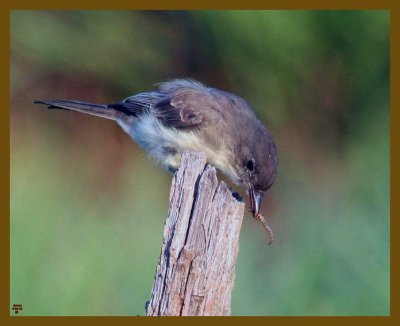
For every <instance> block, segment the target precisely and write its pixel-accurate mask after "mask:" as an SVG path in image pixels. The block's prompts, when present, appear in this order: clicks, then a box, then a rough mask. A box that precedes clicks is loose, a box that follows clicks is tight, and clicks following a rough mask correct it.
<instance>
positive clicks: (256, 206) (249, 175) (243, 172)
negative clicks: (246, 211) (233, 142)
mask: <svg viewBox="0 0 400 326" xmlns="http://www.w3.org/2000/svg"><path fill="white" fill-rule="evenodd" d="M261 139H263V140H265V141H260V142H254V143H253V146H251V147H247V146H246V147H244V148H242V149H241V153H240V156H239V157H241V162H238V163H239V169H240V176H241V183H242V184H243V186H244V187H245V188H246V190H247V193H248V195H249V199H250V208H251V212H252V214H253V216H256V215H258V214H259V212H260V206H261V201H262V197H263V195H264V193H265V192H266V191H267V190H268V189H269V188H270V187H271V186H272V184H273V182H274V180H275V177H276V173H277V167H278V157H277V153H276V146H275V143H274V142H273V140H272V138H271V137H270V136H269V135H268V137H265V138H264V137H262V138H261Z"/></svg>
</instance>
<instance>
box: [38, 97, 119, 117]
mask: <svg viewBox="0 0 400 326" xmlns="http://www.w3.org/2000/svg"><path fill="white" fill-rule="evenodd" d="M33 103H35V104H44V105H47V108H48V109H64V110H71V111H76V112H82V113H87V114H91V115H95V116H98V117H102V118H106V119H110V120H116V119H117V113H118V111H117V110H115V109H113V108H111V107H109V106H108V105H103V104H93V103H86V102H81V101H73V100H42V101H34V102H33Z"/></svg>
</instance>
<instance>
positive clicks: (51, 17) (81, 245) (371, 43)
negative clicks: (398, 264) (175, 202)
mask: <svg viewBox="0 0 400 326" xmlns="http://www.w3.org/2000/svg"><path fill="white" fill-rule="evenodd" d="M175 77H192V78H198V79H200V80H202V81H203V82H205V83H207V84H209V85H212V86H215V87H220V88H223V89H226V90H228V91H232V92H235V93H237V94H239V95H242V96H243V97H245V98H246V99H248V100H249V101H250V102H251V103H252V104H253V106H254V108H255V110H256V111H257V114H258V115H259V116H260V118H261V119H262V120H263V121H264V122H266V124H267V125H268V127H269V128H270V130H271V131H272V132H273V134H274V136H275V139H276V141H277V145H278V150H279V157H280V169H279V176H278V178H277V182H276V184H275V185H274V187H273V188H272V189H271V191H270V192H269V193H268V194H267V196H266V202H265V205H264V206H263V208H262V209H263V211H264V213H265V215H266V216H267V218H268V219H269V220H270V223H271V224H272V226H273V227H274V229H275V234H276V238H277V241H276V243H275V244H274V245H273V246H272V247H268V246H267V245H266V235H265V234H264V231H263V229H262V228H261V227H260V225H259V224H258V223H257V222H256V221H253V220H252V219H251V218H250V216H246V218H245V220H244V225H243V228H242V234H241V243H240V245H241V247H240V252H239V260H238V265H237V269H236V283H235V289H234V292H233V298H232V312H233V314H234V315H388V314H389V303H390V301H389V299H390V298H389V296H390V274H389V272H390V268H389V267H390V266H389V258H390V248H389V239H390V234H389V222H390V220H389V216H390V211H389V203H390V202H389V197H390V192H389V191H390V190H389V185H390V172H389V171H390V169H389V12H388V11H194V12H190V11H170V12H158V11H151V12H146V11H14V12H12V13H11V99H12V103H11V171H10V173H11V303H18V304H19V303H20V304H22V305H23V309H24V310H23V314H24V315H137V314H140V315H144V314H145V312H144V305H145V302H146V301H147V300H148V299H149V294H150V291H151V286H152V282H153V277H154V273H155V266H156V262H157V260H158V256H159V253H160V246H161V237H162V229H163V224H164V221H165V217H166V212H167V205H168V191H169V182H170V176H169V175H167V174H166V173H164V172H163V171H161V170H160V169H159V167H156V166H155V165H154V164H150V163H149V161H148V159H147V158H146V157H145V154H144V153H143V152H142V151H139V150H137V147H136V145H134V144H133V143H132V142H131V141H130V140H129V139H128V137H127V136H125V135H124V134H123V132H122V131H121V130H120V129H119V128H118V127H117V126H114V125H113V124H112V123H110V122H109V121H102V120H100V119H97V118H93V117H86V116H81V115H77V114H70V113H68V112H60V111H46V110H42V109H38V108H37V107H33V105H32V104H31V102H32V101H33V100H35V99H40V98H76V99H82V100H90V101H97V102H113V101H117V100H120V99H121V98H122V97H124V96H128V95H131V94H133V93H135V92H140V91H144V90H148V89H151V88H152V87H153V84H155V83H157V82H160V81H163V80H165V79H169V78H175ZM243 195H244V194H243ZM11 313H13V312H11Z"/></svg>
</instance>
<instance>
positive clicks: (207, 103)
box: [151, 88, 221, 130]
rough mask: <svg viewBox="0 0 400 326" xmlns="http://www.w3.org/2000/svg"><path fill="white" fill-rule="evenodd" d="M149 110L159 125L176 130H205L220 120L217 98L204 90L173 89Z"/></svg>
mask: <svg viewBox="0 0 400 326" xmlns="http://www.w3.org/2000/svg"><path fill="white" fill-rule="evenodd" d="M151 110H152V112H153V113H154V114H155V115H156V117H157V118H158V120H159V121H161V123H163V124H164V125H166V126H168V127H172V128H177V129H186V130H193V129H197V130H199V129H206V128H207V127H208V126H210V125H212V124H215V123H216V122H218V121H219V120H220V118H221V113H220V102H219V101H218V98H217V97H215V96H214V95H212V94H211V93H210V92H208V91H207V90H206V89H197V88H178V89H175V90H173V91H172V92H170V94H168V96H167V97H166V98H164V99H162V100H161V101H159V102H157V103H156V104H155V105H154V106H153V107H152V109H151Z"/></svg>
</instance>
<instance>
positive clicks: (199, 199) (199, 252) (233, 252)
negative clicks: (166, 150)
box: [147, 152, 244, 316]
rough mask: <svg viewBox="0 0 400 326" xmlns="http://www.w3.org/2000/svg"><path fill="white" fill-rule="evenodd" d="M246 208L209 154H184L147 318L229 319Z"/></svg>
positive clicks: (170, 202)
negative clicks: (220, 179)
mask: <svg viewBox="0 0 400 326" xmlns="http://www.w3.org/2000/svg"><path fill="white" fill-rule="evenodd" d="M243 215H244V203H242V202H238V201H237V200H236V199H235V198H234V197H233V196H232V193H231V191H230V190H229V189H228V187H227V186H226V184H225V183H224V182H218V180H217V176H216V171H215V168H214V167H213V166H211V165H206V156H205V154H204V153H194V152H185V153H184V154H183V156H182V161H181V167H180V168H179V170H178V172H177V173H176V174H175V176H174V178H173V181H172V186H171V192H170V198H169V212H168V218H167V221H166V223H165V227H164V240H163V245H162V248H161V255H160V260H159V262H158V265H157V269H156V276H155V279H154V285H153V289H152V293H151V299H150V302H149V303H148V306H147V315H148V316H226V315H230V313H231V308H230V304H231V292H232V289H233V284H234V279H235V265H236V258H237V254H238V250H239V231H240V227H241V224H242V220H243Z"/></svg>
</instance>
